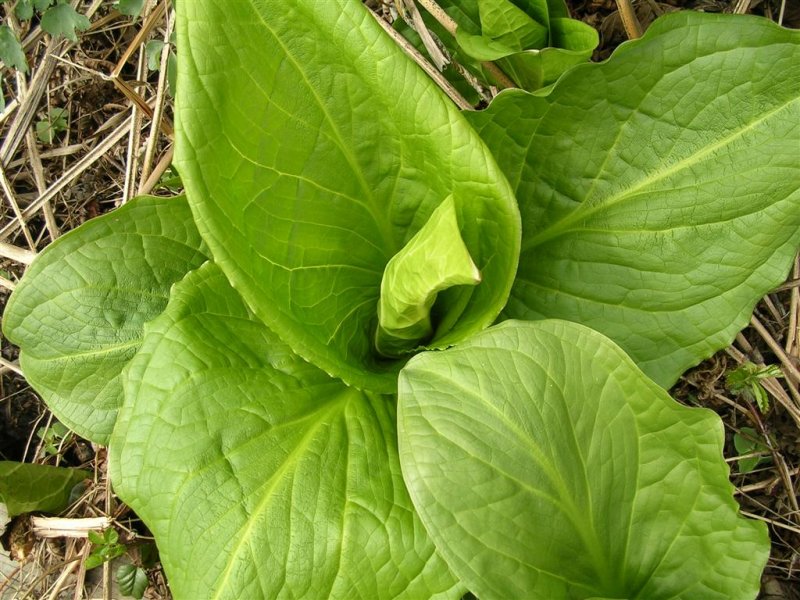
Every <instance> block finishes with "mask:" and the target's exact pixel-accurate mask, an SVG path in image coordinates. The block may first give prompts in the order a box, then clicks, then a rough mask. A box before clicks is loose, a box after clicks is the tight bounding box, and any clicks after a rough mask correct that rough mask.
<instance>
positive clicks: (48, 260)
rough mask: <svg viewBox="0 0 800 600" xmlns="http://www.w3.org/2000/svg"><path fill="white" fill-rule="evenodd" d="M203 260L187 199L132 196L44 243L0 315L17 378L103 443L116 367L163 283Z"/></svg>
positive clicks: (115, 392)
mask: <svg viewBox="0 0 800 600" xmlns="http://www.w3.org/2000/svg"><path fill="white" fill-rule="evenodd" d="M206 260H208V259H207V257H206V253H205V250H204V246H203V243H202V241H201V239H200V235H199V234H198V233H197V229H196V227H195V226H194V222H193V221H192V215H191V212H190V211H189V207H188V205H187V203H186V199H185V198H172V199H164V198H147V197H143V198H139V199H136V200H133V201H132V202H130V203H128V204H126V205H125V206H123V207H121V208H119V209H117V210H116V211H114V212H112V213H110V214H108V215H104V216H102V217H100V218H97V219H93V220H91V221H89V222H87V223H85V224H84V225H82V226H81V227H79V228H77V229H75V230H74V231H71V232H70V233H68V234H67V235H65V236H63V237H61V238H59V239H58V240H57V241H56V242H54V243H53V244H51V245H50V246H48V247H47V249H46V250H45V251H44V252H42V253H41V255H39V256H38V257H37V258H36V260H35V261H34V262H33V264H32V265H31V267H30V268H29V269H28V270H27V272H26V273H25V277H23V279H22V281H21V282H20V284H19V286H17V289H16V290H15V291H14V293H13V294H12V296H11V299H10V300H9V302H8V305H7V306H6V310H5V313H4V315H3V333H4V334H5V336H6V337H7V338H8V339H9V340H11V341H12V342H13V343H15V344H17V345H18V346H19V347H20V350H21V355H20V364H21V366H22V370H23V372H24V373H25V378H26V379H27V380H28V382H29V383H30V384H31V385H32V386H33V387H34V388H35V389H36V391H38V392H39V393H40V394H41V395H42V397H43V398H44V400H45V401H46V402H47V405H48V407H49V408H50V409H51V410H52V411H53V413H54V414H55V415H56V416H57V417H58V419H59V420H60V421H62V422H63V423H65V424H66V425H68V426H69V427H70V428H72V429H74V430H75V431H76V432H77V433H78V434H79V435H81V436H83V437H85V438H87V439H90V440H93V441H95V442H98V443H105V442H107V440H108V436H109V435H111V430H112V428H113V426H114V420H115V419H116V414H117V409H118V407H119V406H120V404H122V385H121V382H120V373H121V371H122V369H123V367H124V366H125V364H126V363H127V361H128V360H129V359H130V358H131V357H132V356H133V355H134V354H135V353H136V350H137V348H138V347H139V344H140V343H141V337H142V327H143V325H144V323H146V322H147V321H149V320H150V319H152V318H153V317H154V316H155V315H157V314H159V313H160V312H161V310H162V309H163V308H164V307H165V306H166V304H167V297H168V295H169V289H170V286H171V285H172V284H173V283H174V282H175V281H178V280H179V279H181V278H182V277H183V276H184V275H186V273H187V272H188V271H190V270H192V269H194V268H196V267H198V266H200V265H201V264H202V263H203V262H205V261H206Z"/></svg>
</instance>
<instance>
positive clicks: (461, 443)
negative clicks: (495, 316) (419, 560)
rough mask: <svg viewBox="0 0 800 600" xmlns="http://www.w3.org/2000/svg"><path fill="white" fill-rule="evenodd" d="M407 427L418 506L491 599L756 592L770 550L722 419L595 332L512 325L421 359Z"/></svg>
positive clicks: (407, 471)
mask: <svg viewBox="0 0 800 600" xmlns="http://www.w3.org/2000/svg"><path fill="white" fill-rule="evenodd" d="M499 374H502V376H498V375H499ZM398 422H399V435H400V457H401V463H402V466H403V473H404V476H405V479H406V482H407V484H408V486H409V490H410V493H411V497H412V499H413V501H414V505H415V506H416V507H417V509H418V511H419V513H420V517H421V518H422V521H423V523H424V524H425V526H426V528H427V529H428V532H429V533H430V535H431V537H432V538H433V540H434V542H435V543H436V546H437V548H439V550H440V551H441V553H442V555H443V556H444V557H445V558H446V560H447V561H448V564H450V566H451V568H452V569H453V571H454V572H455V573H456V575H458V576H459V577H461V578H462V579H463V581H464V582H465V583H466V584H467V586H468V587H469V588H470V589H471V590H472V591H473V592H475V593H476V594H477V595H478V596H479V597H480V598H481V599H482V600H490V599H491V598H542V599H550V598H575V599H577V598H592V597H600V598H630V599H633V598H638V599H642V600H657V599H661V598H703V599H711V598H719V599H721V600H722V599H728V598H748V597H750V598H753V597H755V595H756V593H757V592H758V588H759V575H760V573H761V570H762V569H763V567H764V564H765V562H766V560H767V556H768V554H769V539H768V536H767V532H766V527H765V526H764V524H763V523H759V522H756V521H748V520H746V519H743V518H741V517H739V516H738V514H737V511H738V505H737V504H736V502H735V501H734V500H733V497H732V493H733V486H732V485H731V484H730V482H729V481H728V468H727V466H726V464H725V461H724V460H723V457H722V445H723V440H724V436H723V428H722V423H721V422H720V420H719V418H718V417H717V416H716V415H715V414H714V413H712V412H710V411H707V410H702V409H690V408H687V407H685V406H681V405H679V404H678V403H677V402H675V401H674V400H672V399H671V398H670V397H669V395H668V394H667V393H666V392H665V391H664V390H663V389H661V388H659V387H658V386H657V385H656V384H655V383H654V382H652V381H651V380H650V379H648V378H647V377H646V376H645V375H644V374H643V373H642V372H641V371H640V370H639V369H638V368H637V367H636V366H635V365H634V364H633V362H632V361H631V360H630V359H629V358H628V357H627V355H626V354H625V353H624V352H623V351H622V350H621V349H620V348H619V347H618V346H616V345H615V344H613V343H612V342H611V341H610V340H608V339H607V338H605V337H604V336H602V335H601V334H599V333H597V332H595V331H593V330H591V329H588V328H586V327H583V326H581V325H577V324H573V323H569V322H567V321H540V322H537V323H526V322H519V321H510V322H507V323H504V324H502V325H500V326H497V327H493V328H491V329H489V330H486V331H485V332H483V333H481V334H478V335H477V336H474V337H473V338H472V339H471V340H470V341H468V342H466V343H464V344H461V345H459V346H457V347H456V348H454V349H450V350H447V351H444V352H429V353H424V354H421V355H418V356H416V357H415V358H414V359H412V360H411V361H410V362H409V363H408V364H407V366H406V367H405V368H404V369H403V371H402V373H401V374H400V408H399V416H398Z"/></svg>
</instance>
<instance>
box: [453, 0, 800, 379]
mask: <svg viewBox="0 0 800 600" xmlns="http://www.w3.org/2000/svg"><path fill="white" fill-rule="evenodd" d="M643 57H645V60H643ZM798 61H800V32H796V31H790V30H786V29H781V28H780V27H778V26H777V25H775V24H774V23H771V22H769V21H767V20H765V19H758V18H754V17H745V16H731V15H712V14H702V13H693V12H688V11H687V12H681V13H676V14H672V15H667V16H666V17H663V18H661V19H659V20H658V21H656V22H655V23H653V25H652V26H651V27H650V28H649V29H648V31H647V34H646V35H645V36H644V38H642V39H640V40H638V41H636V42H631V43H627V44H623V45H622V46H621V47H620V48H619V49H618V50H617V51H616V52H615V54H614V55H613V56H612V57H611V58H610V59H609V60H608V61H607V62H605V63H602V64H593V65H585V66H579V67H576V68H574V69H573V70H571V71H570V72H569V73H568V74H566V75H565V76H564V77H563V78H562V79H561V80H559V82H558V83H557V84H556V86H555V88H554V89H553V90H552V92H551V93H550V94H549V95H547V96H532V95H527V94H525V93H522V92H510V93H504V94H501V95H500V96H498V98H497V99H496V100H495V101H494V102H493V103H492V105H491V106H490V107H489V109H488V110H487V111H486V112H485V113H482V114H478V113H475V114H470V115H468V117H469V118H470V120H471V122H472V123H473V124H474V125H475V126H476V127H477V129H478V130H479V131H480V133H481V136H482V137H483V138H484V140H485V141H486V142H487V144H488V145H489V146H490V147H491V148H492V150H493V152H494V153H495V155H496V157H497V158H498V161H499V162H500V164H501V166H502V167H503V169H504V171H505V173H506V175H507V176H508V178H509V180H510V181H511V182H512V185H514V186H515V188H516V191H517V198H518V200H519V203H520V211H521V213H522V215H523V230H524V231H523V247H522V254H521V258H520V268H519V273H518V277H517V280H516V282H515V285H514V289H513V291H512V294H511V298H510V299H509V303H508V306H507V307H506V311H505V312H506V314H507V315H508V316H510V317H513V318H523V319H539V318H543V317H556V318H563V319H569V320H572V321H576V322H580V323H584V324H586V325H589V326H590V327H592V328H594V329H597V330H598V331H601V332H603V333H605V334H606V335H608V336H609V337H611V338H612V339H614V340H615V341H616V342H617V343H619V344H620V345H621V346H622V347H623V348H624V349H625V350H626V351H627V352H628V353H629V354H630V355H631V356H632V357H633V358H634V360H635V361H636V362H637V363H638V364H639V366H640V367H641V368H642V369H643V370H644V371H645V372H646V373H647V374H648V375H650V376H651V377H653V378H654V379H655V380H656V381H657V382H658V383H660V384H662V385H664V386H668V385H670V384H671V383H672V382H674V381H675V380H676V378H677V377H678V376H679V375H680V374H681V373H682V372H683V371H685V370H686V369H687V368H689V367H691V366H693V365H694V364H696V363H698V362H699V361H700V360H701V359H703V358H705V357H707V356H709V355H711V354H712V353H713V352H714V351H715V350H717V349H719V348H721V347H723V346H725V345H726V344H728V343H729V342H730V341H731V339H732V338H733V337H734V335H735V333H736V332H737V331H738V330H739V329H741V328H742V327H743V326H744V325H745V324H746V323H747V321H748V319H749V315H750V314H751V312H752V309H753V306H754V304H755V303H756V301H757V300H758V299H759V298H761V296H762V295H763V294H764V293H766V292H767V291H768V290H770V289H771V288H773V287H774V286H776V285H778V284H779V283H780V282H781V281H783V279H784V278H785V276H786V273H787V271H788V269H789V265H790V264H791V261H792V258H793V257H794V254H795V252H796V250H797V247H798V243H799V242H800V164H799V163H798V160H797V157H798V147H800V70H798V69H796V68H795V65H796V64H798Z"/></svg>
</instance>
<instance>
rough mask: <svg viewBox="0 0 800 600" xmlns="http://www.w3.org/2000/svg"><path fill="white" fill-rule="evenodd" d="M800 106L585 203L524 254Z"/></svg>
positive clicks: (536, 238) (753, 123) (794, 100)
mask: <svg viewBox="0 0 800 600" xmlns="http://www.w3.org/2000/svg"><path fill="white" fill-rule="evenodd" d="M798 103H800V97H796V98H791V99H790V100H788V101H786V102H784V103H783V104H781V105H779V106H778V107H777V108H774V109H773V110H771V111H769V112H767V113H764V114H763V115H762V116H760V117H759V118H757V119H755V120H753V121H751V122H750V123H748V124H747V125H746V126H744V127H740V128H738V129H737V130H736V131H735V132H733V133H731V134H729V135H726V136H725V137H723V138H721V139H719V140H717V141H715V142H712V143H710V144H708V145H706V146H704V147H703V148H701V149H700V150H698V151H697V152H694V153H693V154H690V155H689V156H687V157H685V158H683V159H681V160H679V161H678V162H676V163H673V164H672V165H669V166H667V167H665V168H663V169H660V170H658V171H656V172H654V173H653V174H651V175H649V176H646V177H644V178H643V179H641V180H640V181H639V182H637V183H634V184H633V185H631V186H629V187H627V188H624V189H622V190H620V191H619V192H617V193H615V194H612V195H611V196H609V197H608V198H606V199H605V200H600V201H598V202H593V203H591V204H588V203H586V202H585V199H584V201H582V202H581V204H580V206H579V207H578V208H576V209H575V210H573V211H572V212H571V213H569V214H568V215H567V216H565V217H564V218H562V219H561V220H559V221H556V222H555V223H554V224H553V225H552V226H550V227H549V228H548V229H546V230H544V231H542V232H541V233H539V234H537V235H535V236H533V237H532V238H530V239H529V240H527V241H523V244H522V248H521V252H527V251H528V250H531V249H532V248H535V247H536V246H539V245H541V244H543V243H545V242H547V241H549V240H551V239H553V238H556V237H559V236H561V235H562V234H564V233H568V232H569V231H571V230H575V229H580V225H578V223H579V222H580V221H588V220H589V219H590V218H591V217H592V216H593V215H595V214H597V213H599V212H601V211H603V210H607V209H608V208H610V207H613V206H615V205H617V204H621V203H623V202H625V201H626V200H628V199H630V198H631V197H635V196H636V195H637V194H638V193H640V192H641V191H643V190H645V189H646V188H647V187H648V186H651V185H653V184H655V183H657V182H659V181H662V180H664V179H666V178H668V177H670V176H671V175H673V174H675V173H678V172H680V171H681V170H684V169H687V168H689V167H691V166H693V165H695V164H698V163H700V162H701V161H702V160H703V159H705V158H706V157H707V156H708V155H710V154H712V153H714V152H715V151H716V150H718V149H720V148H723V147H724V146H726V145H728V144H731V143H732V142H733V141H734V140H736V139H737V138H740V137H742V136H743V135H744V134H746V133H748V132H750V131H752V130H754V129H755V128H757V127H758V126H759V125H761V124H762V123H764V122H765V121H767V120H768V119H770V118H772V117H774V116H775V115H777V114H778V113H780V112H781V111H783V110H786V109H788V108H790V107H791V106H792V105H793V104H798ZM615 148H616V146H614V147H612V148H610V149H609V150H608V152H609V155H610V154H611V152H612V151H613V150H614V149H615Z"/></svg>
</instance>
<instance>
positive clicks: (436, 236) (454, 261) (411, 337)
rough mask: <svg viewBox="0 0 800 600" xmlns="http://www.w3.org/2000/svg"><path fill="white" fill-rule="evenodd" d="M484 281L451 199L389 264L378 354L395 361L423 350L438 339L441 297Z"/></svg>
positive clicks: (377, 339) (383, 283)
mask: <svg viewBox="0 0 800 600" xmlns="http://www.w3.org/2000/svg"><path fill="white" fill-rule="evenodd" d="M480 280H481V274H480V271H479V270H478V267H476V266H475V263H473V262H472V258H471V257H470V255H469V250H468V249H467V247H466V245H465V244H464V240H462V239H461V233H460V232H459V227H458V217H457V215H456V205H455V202H454V201H453V197H452V196H448V197H447V199H445V201H444V202H442V203H441V204H440V205H439V206H438V207H437V208H436V210H434V211H433V214H432V215H431V216H430V218H429V219H428V222H427V223H425V225H423V227H422V229H420V230H419V231H418V232H417V233H416V235H415V236H414V237H413V238H411V240H410V241H409V242H408V243H407V244H406V245H405V246H404V247H403V249H402V250H400V252H398V253H397V254H395V255H394V256H393V257H392V259H391V260H390V261H389V264H387V265H386V269H385V270H384V272H383V279H382V280H381V297H380V303H379V304H378V330H377V333H376V336H375V346H376V348H377V350H378V352H380V353H381V354H383V355H384V356H390V357H395V356H401V355H402V354H404V353H406V352H409V351H411V350H413V349H414V348H417V347H419V346H420V345H422V344H423V343H424V342H426V341H427V340H428V339H429V338H430V337H431V335H432V334H433V325H432V323H431V314H430V313H431V307H432V306H433V303H434V302H435V301H436V296H437V295H438V294H439V292H441V291H442V290H446V289H448V288H450V287H453V286H456V285H477V284H478V283H480Z"/></svg>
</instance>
